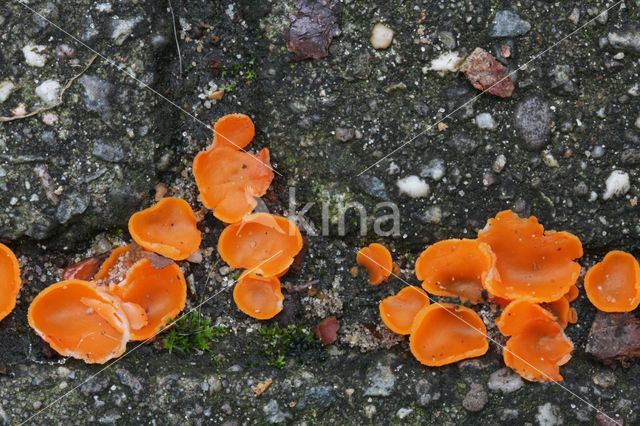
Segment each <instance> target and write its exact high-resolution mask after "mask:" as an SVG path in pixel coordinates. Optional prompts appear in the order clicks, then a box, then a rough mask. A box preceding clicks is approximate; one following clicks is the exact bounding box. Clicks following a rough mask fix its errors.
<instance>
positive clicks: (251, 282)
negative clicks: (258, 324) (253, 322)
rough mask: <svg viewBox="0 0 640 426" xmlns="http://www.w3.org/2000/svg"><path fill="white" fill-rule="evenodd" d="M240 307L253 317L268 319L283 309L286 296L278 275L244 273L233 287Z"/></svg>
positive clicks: (234, 295) (234, 296)
mask: <svg viewBox="0 0 640 426" xmlns="http://www.w3.org/2000/svg"><path fill="white" fill-rule="evenodd" d="M233 300H234V301H235V302H236V305H237V306H238V309H240V310H241V311H242V312H244V313H245V314H247V315H249V316H250V317H252V318H256V319H259V320H266V319H270V318H273V317H274V316H276V315H277V314H278V313H279V312H280V311H281V310H282V302H283V301H284V296H283V295H282V291H281V290H280V280H279V279H278V278H277V277H261V276H259V275H255V274H244V275H242V277H240V279H239V280H238V282H237V283H236V285H235V287H234V288H233Z"/></svg>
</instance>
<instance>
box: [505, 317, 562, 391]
mask: <svg viewBox="0 0 640 426" xmlns="http://www.w3.org/2000/svg"><path fill="white" fill-rule="evenodd" d="M572 350H573V343H571V340H569V338H568V337H567V336H566V335H565V334H564V332H563V331H562V327H560V324H558V323H557V322H556V321H553V320H548V319H535V320H532V321H529V322H528V323H526V324H525V325H524V327H523V328H522V330H521V332H520V333H519V334H516V335H514V336H512V337H510V338H509V340H507V344H506V346H505V347H504V350H503V358H504V362H505V364H506V365H507V367H510V368H512V369H513V370H515V371H516V372H517V373H518V374H519V375H520V376H522V377H523V378H525V379H527V380H530V381H532V382H549V381H562V376H561V375H560V366H561V365H564V364H565V363H566V362H567V361H569V359H571V351H572Z"/></svg>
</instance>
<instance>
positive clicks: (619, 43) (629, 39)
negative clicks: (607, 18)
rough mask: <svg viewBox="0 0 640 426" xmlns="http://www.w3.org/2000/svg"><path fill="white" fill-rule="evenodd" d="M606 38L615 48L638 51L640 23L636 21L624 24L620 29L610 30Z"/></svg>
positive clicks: (639, 49)
mask: <svg viewBox="0 0 640 426" xmlns="http://www.w3.org/2000/svg"><path fill="white" fill-rule="evenodd" d="M607 38H608V40H609V43H611V45H612V46H613V47H615V48H618V49H628V50H633V51H635V52H640V25H639V24H637V23H629V24H626V25H625V26H624V27H623V29H622V30H617V31H612V32H610V33H609V34H608V36H607Z"/></svg>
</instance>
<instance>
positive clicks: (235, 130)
mask: <svg viewBox="0 0 640 426" xmlns="http://www.w3.org/2000/svg"><path fill="white" fill-rule="evenodd" d="M255 134H256V129H255V126H254V125H253V121H251V118H249V116H248V115H245V114H229V115H225V116H224V117H222V118H220V119H219V120H218V121H216V124H215V125H214V126H213V146H214V147H216V148H220V147H223V146H224V147H227V148H233V149H236V150H238V149H242V148H244V147H245V146H247V145H249V142H251V141H252V140H253V137H254V136H255Z"/></svg>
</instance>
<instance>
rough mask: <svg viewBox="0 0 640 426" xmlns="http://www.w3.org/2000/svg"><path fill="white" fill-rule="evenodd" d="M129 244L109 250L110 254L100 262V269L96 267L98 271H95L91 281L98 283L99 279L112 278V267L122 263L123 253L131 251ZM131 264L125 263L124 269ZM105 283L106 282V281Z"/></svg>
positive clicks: (106, 279)
mask: <svg viewBox="0 0 640 426" xmlns="http://www.w3.org/2000/svg"><path fill="white" fill-rule="evenodd" d="M131 246H132V245H131V244H129V245H126V246H122V247H118V248H115V249H113V250H112V251H111V254H109V257H107V259H106V260H105V261H104V262H102V265H100V269H98V272H96V274H95V276H94V277H93V281H94V282H98V283H99V284H100V282H101V281H109V280H110V279H111V278H113V277H111V275H112V273H113V272H115V271H114V270H113V269H114V267H115V266H116V265H120V264H122V263H123V261H124V257H125V255H127V254H128V253H129V252H130V251H131ZM131 266H133V263H131V264H127V268H126V269H129V268H130V267H131ZM119 278H121V277H119ZM106 284H108V282H107V283H106Z"/></svg>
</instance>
